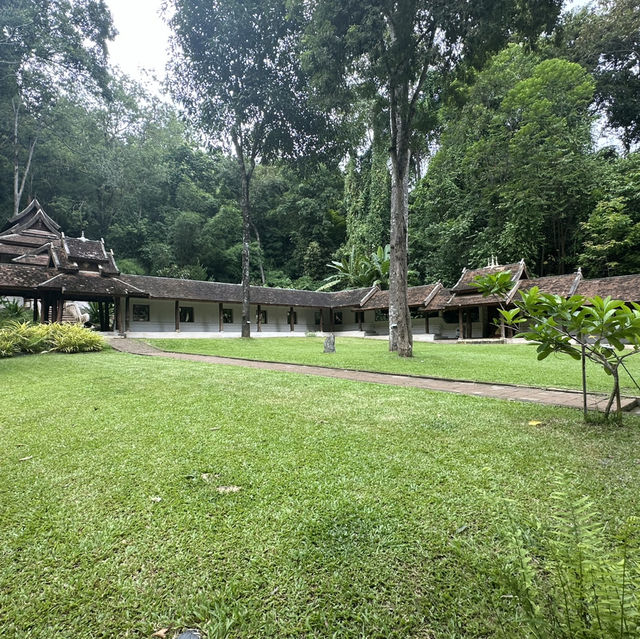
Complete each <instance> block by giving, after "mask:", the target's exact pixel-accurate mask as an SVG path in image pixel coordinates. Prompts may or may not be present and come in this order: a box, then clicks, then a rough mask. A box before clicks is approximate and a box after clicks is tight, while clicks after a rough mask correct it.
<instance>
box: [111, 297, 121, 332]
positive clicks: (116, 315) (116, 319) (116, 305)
mask: <svg viewBox="0 0 640 639" xmlns="http://www.w3.org/2000/svg"><path fill="white" fill-rule="evenodd" d="M111 328H112V330H113V332H114V333H117V332H119V331H120V332H121V329H120V298H119V297H114V298H113V326H112V327H111Z"/></svg>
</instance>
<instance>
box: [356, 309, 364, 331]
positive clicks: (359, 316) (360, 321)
mask: <svg viewBox="0 0 640 639" xmlns="http://www.w3.org/2000/svg"><path fill="white" fill-rule="evenodd" d="M356 313H358V330H359V331H361V330H362V316H363V315H364V311H356Z"/></svg>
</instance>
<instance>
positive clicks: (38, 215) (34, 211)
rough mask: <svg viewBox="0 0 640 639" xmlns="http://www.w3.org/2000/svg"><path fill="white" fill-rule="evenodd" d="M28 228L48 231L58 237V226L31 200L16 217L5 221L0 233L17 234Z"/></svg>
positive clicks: (37, 203) (36, 202)
mask: <svg viewBox="0 0 640 639" xmlns="http://www.w3.org/2000/svg"><path fill="white" fill-rule="evenodd" d="M29 227H35V228H40V229H42V230H43V231H44V230H48V231H50V232H52V233H55V234H56V235H58V236H59V235H60V234H59V233H58V231H59V230H60V226H59V225H58V224H57V223H56V222H55V221H54V220H52V219H51V218H50V217H49V216H48V215H47V214H46V213H45V210H44V209H43V208H42V206H40V202H38V200H32V201H31V202H30V203H29V204H28V205H27V206H26V208H24V209H23V210H22V211H20V213H18V215H16V216H15V217H12V218H11V219H9V220H7V221H6V222H5V223H4V225H3V226H2V227H0V233H4V232H6V231H7V230H9V229H11V230H14V231H16V232H18V231H22V230H24V229H27V228H29Z"/></svg>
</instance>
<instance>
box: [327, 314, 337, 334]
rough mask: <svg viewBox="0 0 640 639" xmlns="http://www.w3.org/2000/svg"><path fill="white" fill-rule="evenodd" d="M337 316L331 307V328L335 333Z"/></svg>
mask: <svg viewBox="0 0 640 639" xmlns="http://www.w3.org/2000/svg"><path fill="white" fill-rule="evenodd" d="M335 320H336V318H335V313H334V312H333V309H332V308H330V309H329V327H330V328H329V330H330V331H331V332H332V333H334V332H335V329H336V321H335Z"/></svg>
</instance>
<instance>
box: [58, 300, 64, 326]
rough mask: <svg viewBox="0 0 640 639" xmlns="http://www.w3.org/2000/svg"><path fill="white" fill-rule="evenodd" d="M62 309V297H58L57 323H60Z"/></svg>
mask: <svg viewBox="0 0 640 639" xmlns="http://www.w3.org/2000/svg"><path fill="white" fill-rule="evenodd" d="M63 311H64V300H63V299H62V298H59V299H58V300H57V301H56V322H58V324H62V313H63Z"/></svg>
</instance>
